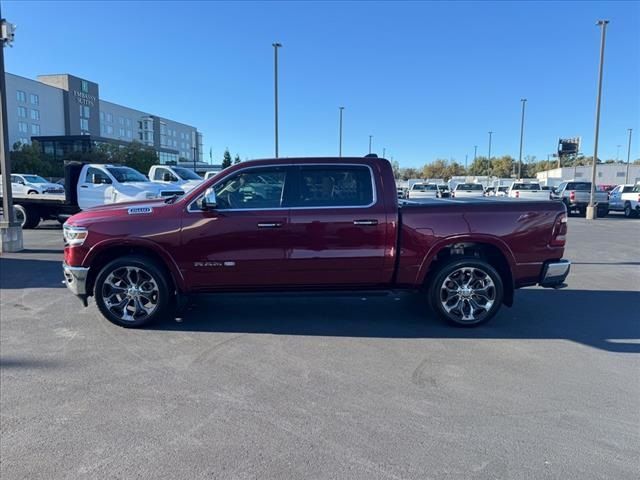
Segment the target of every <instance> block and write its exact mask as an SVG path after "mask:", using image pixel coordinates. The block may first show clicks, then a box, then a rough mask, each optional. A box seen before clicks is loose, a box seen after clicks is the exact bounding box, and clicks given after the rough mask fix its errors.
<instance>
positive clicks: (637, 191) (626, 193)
mask: <svg viewBox="0 0 640 480" xmlns="http://www.w3.org/2000/svg"><path fill="white" fill-rule="evenodd" d="M609 211H610V212H612V211H613V212H624V216H625V217H637V216H638V215H640V183H638V184H636V185H632V184H626V185H618V186H617V187H616V188H614V189H613V190H611V192H609Z"/></svg>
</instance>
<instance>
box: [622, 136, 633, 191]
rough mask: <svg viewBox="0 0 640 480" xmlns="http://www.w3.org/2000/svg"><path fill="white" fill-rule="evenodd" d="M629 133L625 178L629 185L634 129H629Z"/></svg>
mask: <svg viewBox="0 0 640 480" xmlns="http://www.w3.org/2000/svg"><path fill="white" fill-rule="evenodd" d="M627 130H628V131H629V145H628V146H627V174H626V175H625V177H624V183H629V161H630V160H631V132H633V128H627Z"/></svg>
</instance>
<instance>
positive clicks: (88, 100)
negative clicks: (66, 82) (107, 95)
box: [73, 90, 98, 107]
mask: <svg viewBox="0 0 640 480" xmlns="http://www.w3.org/2000/svg"><path fill="white" fill-rule="evenodd" d="M73 97H74V98H75V99H76V102H78V103H79V104H80V105H87V106H89V107H93V106H95V104H96V101H97V100H98V99H97V98H96V96H95V95H90V94H88V93H84V92H79V91H78V90H74V91H73Z"/></svg>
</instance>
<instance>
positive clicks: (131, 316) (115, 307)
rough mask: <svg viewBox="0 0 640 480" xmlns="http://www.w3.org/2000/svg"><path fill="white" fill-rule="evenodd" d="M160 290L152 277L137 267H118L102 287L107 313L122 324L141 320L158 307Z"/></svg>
mask: <svg viewBox="0 0 640 480" xmlns="http://www.w3.org/2000/svg"><path fill="white" fill-rule="evenodd" d="M159 294H160V289H159V288H158V284H157V283H156V281H155V280H154V279H153V277H152V276H151V275H150V274H149V273H148V272H146V271H145V270H143V269H142V268H139V267H119V268H116V269H115V270H114V271H113V272H111V273H110V274H109V276H108V277H107V278H106V280H105V281H104V283H103V285H102V298H103V299H104V304H105V306H106V307H107V308H108V309H109V311H110V312H111V313H112V314H114V315H115V316H116V317H118V318H119V319H120V320H122V321H124V322H133V321H136V320H142V319H144V318H146V317H148V316H150V315H152V314H153V312H154V311H155V310H156V308H157V307H158V299H159Z"/></svg>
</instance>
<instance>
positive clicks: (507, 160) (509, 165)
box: [489, 155, 518, 178]
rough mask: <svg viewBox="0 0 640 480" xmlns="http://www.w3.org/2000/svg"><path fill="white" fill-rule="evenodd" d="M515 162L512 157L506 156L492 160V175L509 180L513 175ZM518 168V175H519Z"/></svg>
mask: <svg viewBox="0 0 640 480" xmlns="http://www.w3.org/2000/svg"><path fill="white" fill-rule="evenodd" d="M514 163H515V160H514V159H513V157H511V156H510V155H504V156H502V157H498V158H494V159H493V160H491V171H490V172H489V174H490V175H493V176H494V177H499V178H508V177H511V175H512V174H513V168H514ZM517 171H518V170H517V168H516V173H517Z"/></svg>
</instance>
